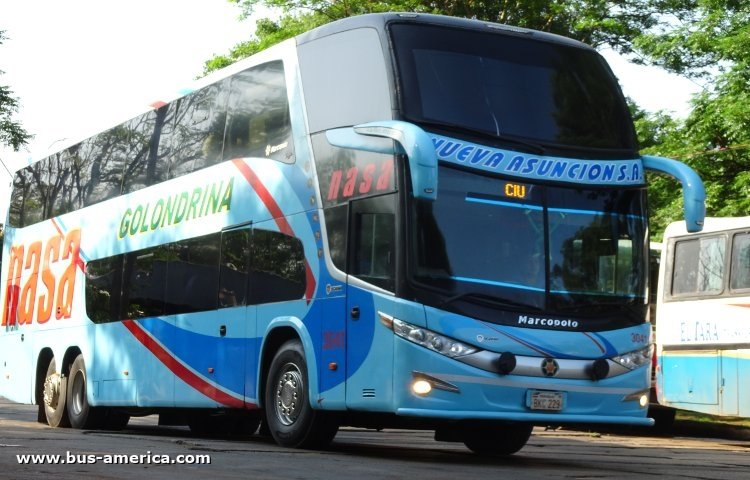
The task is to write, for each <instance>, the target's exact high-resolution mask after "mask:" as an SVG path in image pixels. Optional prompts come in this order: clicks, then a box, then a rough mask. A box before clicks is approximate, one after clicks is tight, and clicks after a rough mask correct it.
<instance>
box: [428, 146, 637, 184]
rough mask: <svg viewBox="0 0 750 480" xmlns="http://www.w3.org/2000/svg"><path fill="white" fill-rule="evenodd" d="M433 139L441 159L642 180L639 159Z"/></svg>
mask: <svg viewBox="0 0 750 480" xmlns="http://www.w3.org/2000/svg"><path fill="white" fill-rule="evenodd" d="M432 142H433V144H434V145H435V151H436V152H437V155H438V157H439V158H440V159H441V160H445V161H448V162H452V163H458V164H464V165H471V166H475V167H478V168H482V169H484V170H490V171H494V172H499V173H506V174H510V175H515V176H524V177H532V178H540V179H548V180H560V181H573V182H583V183H617V184H641V183H643V168H642V165H641V161H640V160H617V161H594V160H586V161H577V160H568V159H561V158H544V157H542V158H536V157H525V156H523V155H517V154H512V153H510V152H503V151H501V150H497V149H494V148H489V147H483V146H480V145H476V144H473V143H468V142H466V143H464V142H459V141H457V140H453V139H450V138H447V137H441V136H436V135H433V136H432Z"/></svg>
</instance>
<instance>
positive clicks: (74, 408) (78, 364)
mask: <svg viewBox="0 0 750 480" xmlns="http://www.w3.org/2000/svg"><path fill="white" fill-rule="evenodd" d="M67 407H68V418H69V419H70V426H71V427H73V428H78V429H84V428H99V427H100V424H101V422H100V418H99V417H100V416H101V415H100V414H101V413H102V411H101V410H100V409H96V408H92V407H91V406H90V405H89V401H88V397H87V394H86V365H85V364H84V362H83V355H80V354H79V355H78V356H77V357H76V359H75V360H74V361H73V365H71V366H70V374H69V375H68V399H67Z"/></svg>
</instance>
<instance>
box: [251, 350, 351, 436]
mask: <svg viewBox="0 0 750 480" xmlns="http://www.w3.org/2000/svg"><path fill="white" fill-rule="evenodd" d="M308 388H309V385H308V375H307V362H305V351H304V349H303V348H302V344H301V343H300V342H299V340H289V341H287V342H286V343H284V344H283V345H282V346H281V347H280V348H279V350H278V351H277V352H276V355H275V356H274V358H273V361H272V362H271V367H270V369H269V372H268V378H267V380H266V391H265V413H266V425H267V426H268V430H269V432H270V433H271V436H272V437H273V439H274V440H275V441H276V443H278V444H279V445H281V446H283V447H292V448H322V447H325V446H327V445H328V444H329V443H331V441H332V440H333V437H335V436H336V432H337V431H338V423H336V421H335V419H333V418H332V417H331V415H330V414H328V412H324V411H322V410H315V409H313V408H312V406H311V405H310V399H309V398H308Z"/></svg>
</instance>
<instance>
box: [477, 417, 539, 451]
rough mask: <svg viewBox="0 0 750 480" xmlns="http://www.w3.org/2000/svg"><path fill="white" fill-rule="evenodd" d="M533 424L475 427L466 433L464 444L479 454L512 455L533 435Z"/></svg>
mask: <svg viewBox="0 0 750 480" xmlns="http://www.w3.org/2000/svg"><path fill="white" fill-rule="evenodd" d="M533 428H534V426H533V425H531V424H525V423H519V424H515V425H507V426H499V427H496V428H481V427H480V428H474V429H470V430H468V431H466V432H465V433H464V445H466V447H468V449H469V450H471V451H472V452H474V453H476V454H479V455H487V456H494V455H512V454H514V453H516V452H517V451H519V450H521V449H522V448H523V446H524V445H526V442H528V441H529V437H531V430H532V429H533Z"/></svg>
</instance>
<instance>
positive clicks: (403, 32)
mask: <svg viewBox="0 0 750 480" xmlns="http://www.w3.org/2000/svg"><path fill="white" fill-rule="evenodd" d="M390 32H391V36H392V41H393V46H394V50H395V55H396V63H397V68H398V76H399V82H400V87H401V88H400V94H401V99H400V101H401V109H402V113H403V115H404V117H405V118H406V119H408V120H411V121H414V122H417V123H423V124H429V126H442V127H444V128H446V129H449V130H450V129H451V127H454V128H458V129H463V130H466V129H468V130H471V131H473V132H476V133H477V134H479V135H482V136H487V135H489V136H492V137H495V138H497V139H499V140H500V139H506V140H508V139H516V140H519V141H526V142H533V143H535V144H537V145H541V146H543V147H544V149H545V151H555V149H556V148H557V149H558V150H559V151H557V152H555V153H556V154H558V155H566V154H568V155H570V154H571V150H572V151H573V152H576V153H579V152H586V151H587V150H591V149H595V150H596V151H597V152H598V153H599V155H600V156H601V155H608V156H614V157H617V156H620V157H622V158H626V157H628V156H630V157H632V156H633V154H634V153H635V152H636V151H637V145H636V140H635V136H634V133H633V128H632V120H631V117H630V114H629V112H628V109H627V106H626V104H625V101H624V99H623V96H622V94H621V93H620V90H619V88H618V86H617V84H616V82H615V79H614V77H613V75H612V74H611V72H610V71H609V68H608V67H607V65H606V63H605V61H604V60H603V59H602V58H601V56H600V55H599V54H597V53H596V52H594V51H593V50H589V49H585V48H580V47H576V46H572V45H565V44H562V43H553V42H550V41H542V40H538V39H534V38H530V37H522V36H519V35H515V34H508V33H502V32H491V31H486V32H483V31H475V30H465V29H458V28H446V27H439V26H434V25H414V24H398V23H397V24H392V25H391V26H390ZM435 124H439V125H435ZM571 147H572V148H571ZM602 150H604V152H602ZM578 156H580V155H578Z"/></svg>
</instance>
